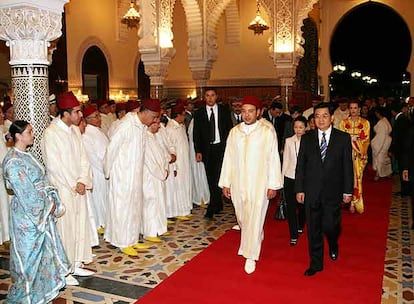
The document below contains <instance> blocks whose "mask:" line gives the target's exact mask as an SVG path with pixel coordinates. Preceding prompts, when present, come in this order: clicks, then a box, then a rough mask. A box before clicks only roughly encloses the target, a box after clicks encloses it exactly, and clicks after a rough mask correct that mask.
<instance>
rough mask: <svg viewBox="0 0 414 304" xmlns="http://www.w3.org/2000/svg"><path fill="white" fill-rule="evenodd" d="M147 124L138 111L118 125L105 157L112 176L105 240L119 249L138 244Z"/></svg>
mask: <svg viewBox="0 0 414 304" xmlns="http://www.w3.org/2000/svg"><path fill="white" fill-rule="evenodd" d="M146 136H147V127H146V126H145V125H144V124H143V123H142V122H141V121H140V119H139V118H138V114H137V113H136V112H130V113H128V114H126V115H125V116H124V117H123V118H122V119H121V120H120V122H119V124H118V125H117V126H116V129H115V130H114V132H113V134H112V136H111V138H110V141H109V146H108V149H107V152H106V156H105V160H104V172H105V177H106V178H109V192H108V193H109V200H108V212H107V215H106V221H105V224H106V227H105V236H104V237H105V239H106V240H107V241H108V242H110V243H111V244H112V245H114V246H117V247H119V248H126V247H129V246H132V245H134V244H136V243H137V242H138V240H139V234H140V232H141V228H142V227H141V225H142V206H143V188H142V183H143V168H144V151H145V141H146Z"/></svg>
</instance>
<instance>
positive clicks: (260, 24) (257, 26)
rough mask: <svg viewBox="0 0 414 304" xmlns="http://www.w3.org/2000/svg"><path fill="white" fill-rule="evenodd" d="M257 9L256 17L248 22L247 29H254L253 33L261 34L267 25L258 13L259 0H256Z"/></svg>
mask: <svg viewBox="0 0 414 304" xmlns="http://www.w3.org/2000/svg"><path fill="white" fill-rule="evenodd" d="M256 5H257V11H256V17H255V18H254V19H253V21H252V22H250V24H249V27H248V29H249V30H252V31H254V33H255V35H261V34H263V31H265V30H268V29H269V26H268V25H267V23H266V21H264V20H263V18H262V16H261V15H260V0H257V1H256Z"/></svg>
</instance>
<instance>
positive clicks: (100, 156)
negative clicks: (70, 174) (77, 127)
mask: <svg viewBox="0 0 414 304" xmlns="http://www.w3.org/2000/svg"><path fill="white" fill-rule="evenodd" d="M82 139H83V143H84V145H85V149H86V152H87V154H88V157H89V162H90V164H91V168H92V175H93V189H92V191H91V193H90V196H91V202H92V208H93V213H94V216H95V220H96V224H97V227H95V230H96V229H98V228H99V227H105V220H106V211H107V209H108V184H109V183H108V180H106V179H105V174H104V170H103V167H104V164H103V161H104V157H105V153H106V149H107V147H108V144H109V140H108V138H107V137H106V135H105V134H104V133H103V132H102V131H101V130H100V129H99V128H97V127H95V126H92V125H87V126H86V128H85V133H84V134H82Z"/></svg>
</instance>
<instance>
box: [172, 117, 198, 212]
mask: <svg viewBox="0 0 414 304" xmlns="http://www.w3.org/2000/svg"><path fill="white" fill-rule="evenodd" d="M179 115H181V116H183V115H182V114H179ZM183 117H184V116H183ZM183 122H184V120H183ZM166 131H167V135H168V138H169V140H170V142H171V144H172V145H173V146H174V147H175V151H176V153H177V160H176V162H175V163H173V164H170V168H169V172H170V174H169V175H168V178H167V186H166V189H167V200H166V206H167V209H166V212H167V217H176V216H186V215H189V214H190V213H191V209H192V206H193V205H192V201H191V172H190V160H189V144H188V138H187V132H186V131H185V125H184V124H183V123H178V122H177V121H176V120H175V119H170V121H169V122H168V124H167V127H166ZM174 171H176V174H175V173H174Z"/></svg>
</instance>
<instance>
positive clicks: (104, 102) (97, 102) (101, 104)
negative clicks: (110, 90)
mask: <svg viewBox="0 0 414 304" xmlns="http://www.w3.org/2000/svg"><path fill="white" fill-rule="evenodd" d="M96 104H97V105H98V108H100V107H102V106H103V105H106V104H108V102H107V101H106V100H105V99H98V100H97V101H96Z"/></svg>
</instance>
